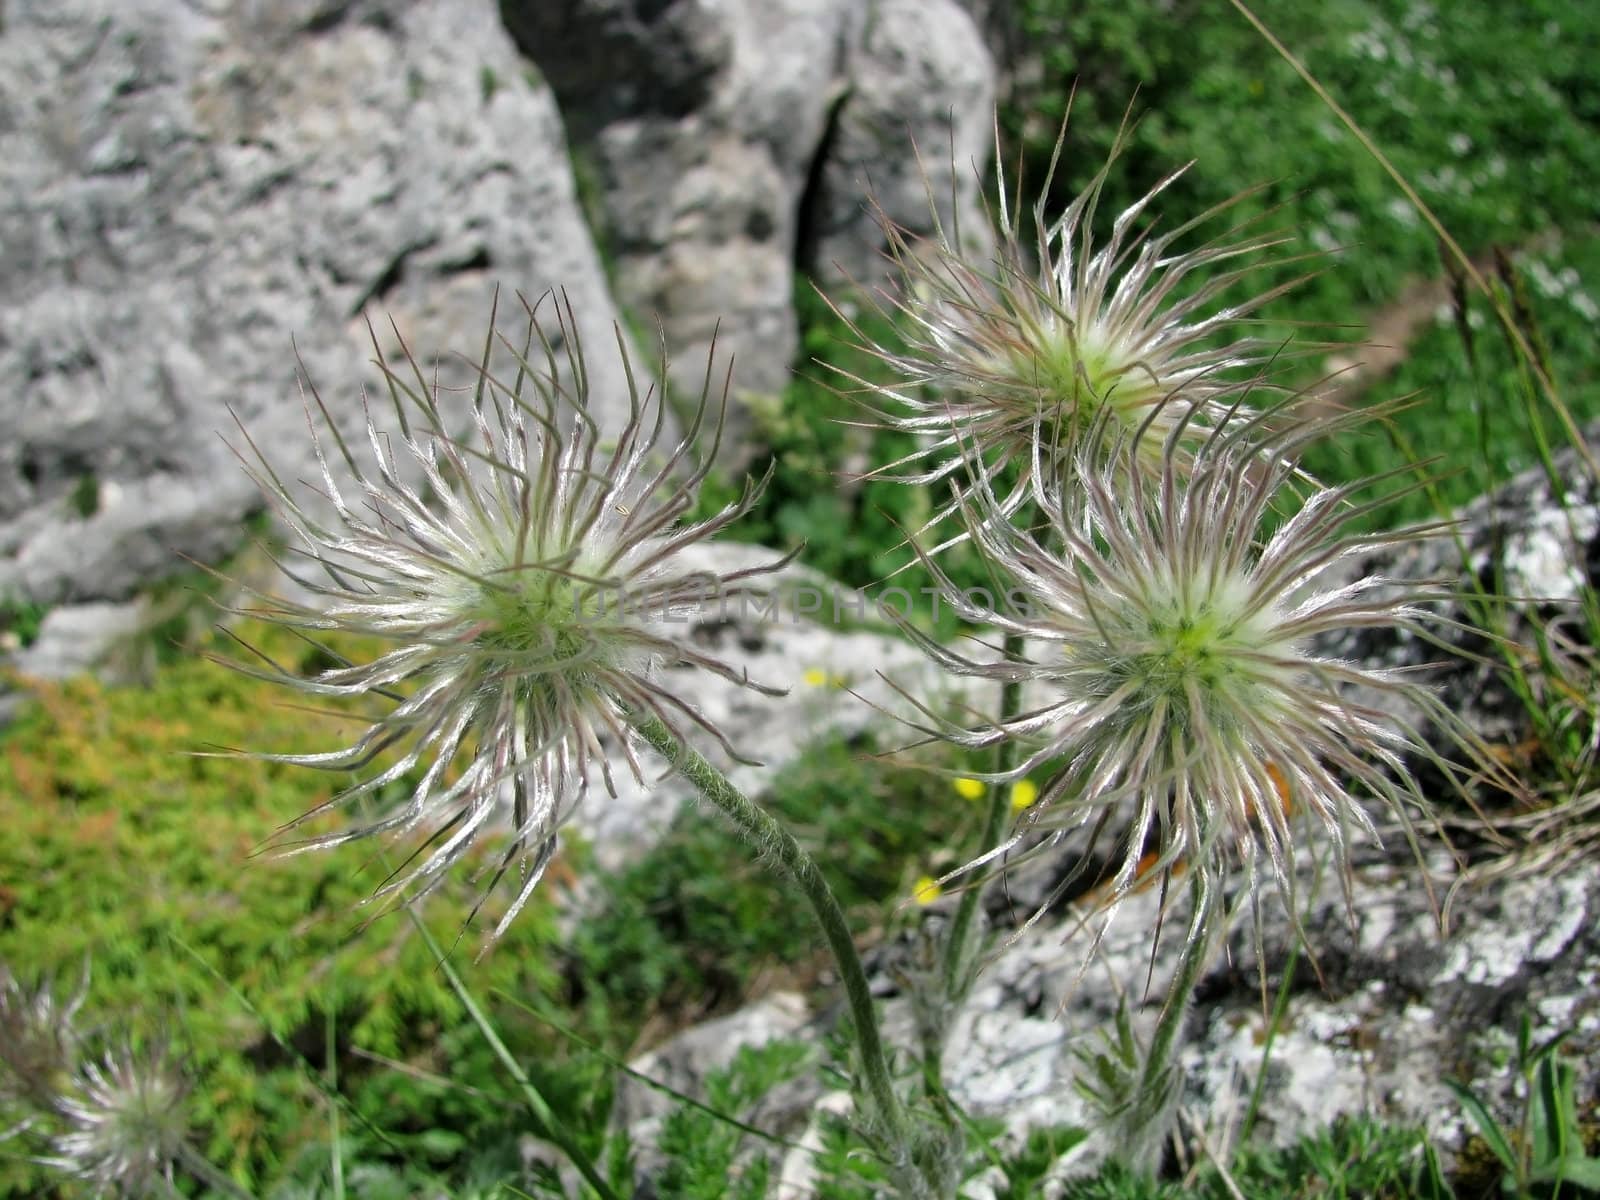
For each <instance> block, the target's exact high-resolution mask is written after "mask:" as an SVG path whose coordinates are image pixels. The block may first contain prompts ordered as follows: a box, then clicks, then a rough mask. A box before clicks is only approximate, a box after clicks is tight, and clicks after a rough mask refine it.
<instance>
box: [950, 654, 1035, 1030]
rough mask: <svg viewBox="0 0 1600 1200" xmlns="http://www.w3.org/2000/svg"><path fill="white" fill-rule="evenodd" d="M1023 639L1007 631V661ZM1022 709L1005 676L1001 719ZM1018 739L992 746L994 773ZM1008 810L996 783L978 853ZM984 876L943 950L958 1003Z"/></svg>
mask: <svg viewBox="0 0 1600 1200" xmlns="http://www.w3.org/2000/svg"><path fill="white" fill-rule="evenodd" d="M1022 651H1023V640H1022V635H1021V634H1019V633H1008V634H1006V639H1005V656H1006V660H1007V661H1014V660H1016V659H1018V658H1021V657H1022ZM1021 710H1022V681H1021V680H1020V679H1008V680H1006V682H1005V683H1004V684H1003V685H1001V689H1000V718H999V719H1000V722H1001V723H1004V722H1006V721H1009V720H1010V719H1011V718H1012V717H1014V716H1016V715H1017V713H1018V712H1020V711H1021ZM1016 757H1017V743H1016V741H1015V739H1012V738H1005V739H1004V740H1002V741H1001V742H1000V744H999V745H998V746H996V747H995V763H994V770H995V774H997V775H1003V774H1005V773H1006V772H1007V771H1009V770H1011V768H1012V767H1013V766H1014V765H1016ZM1010 810H1011V797H1010V794H1009V792H1008V789H1006V788H1005V787H1004V786H1003V785H1001V784H999V783H996V784H995V785H994V787H992V788H991V789H990V792H989V811H988V812H987V813H986V814H985V816H984V821H983V833H982V836H981V840H980V841H979V842H978V853H979V854H986V853H988V852H989V850H991V849H993V847H994V846H995V845H997V844H998V843H999V841H1000V835H1001V834H1002V833H1003V832H1005V827H1006V817H1007V815H1008V814H1009V812H1010ZM983 884H984V880H983V879H981V878H980V879H975V880H973V881H972V882H971V883H969V884H968V885H967V887H966V889H965V890H964V891H963V892H962V893H961V902H960V904H959V905H957V907H956V915H955V918H954V920H953V921H952V922H951V924H950V943H949V945H948V947H947V948H946V950H945V960H944V983H945V994H946V995H947V996H948V997H949V998H950V1001H951V1002H952V1003H959V1002H960V1001H961V1000H962V999H963V998H965V996H966V994H967V989H968V988H969V987H970V986H971V985H972V973H971V971H970V970H969V967H970V964H971V961H972V958H973V954H974V952H975V950H976V947H973V946H971V945H970V944H969V943H970V942H971V940H972V937H973V933H972V922H973V918H974V917H976V916H977V912H978V902H979V901H980V900H981V899H982V898H983Z"/></svg>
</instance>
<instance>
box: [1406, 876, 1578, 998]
mask: <svg viewBox="0 0 1600 1200" xmlns="http://www.w3.org/2000/svg"><path fill="white" fill-rule="evenodd" d="M1585 882H1586V881H1585V880H1584V879H1582V878H1581V877H1580V878H1576V879H1574V878H1567V879H1536V880H1518V881H1517V882H1515V883H1512V884H1508V885H1507V887H1506V895H1505V898H1504V901H1503V905H1504V909H1505V911H1506V912H1522V913H1525V914H1526V917H1525V919H1523V920H1520V921H1513V922H1507V923H1505V924H1502V925H1497V926H1484V927H1480V928H1476V929H1463V930H1461V932H1460V933H1459V934H1458V935H1457V937H1456V938H1455V939H1454V940H1453V941H1452V943H1451V945H1450V949H1449V954H1448V957H1447V958H1446V959H1445V964H1444V967H1443V969H1442V970H1441V971H1440V972H1439V976H1438V980H1439V982H1448V981H1451V980H1461V981H1462V982H1465V983H1474V984H1486V985H1490V986H1499V985H1501V984H1504V983H1506V982H1508V981H1509V980H1511V979H1512V978H1513V977H1514V976H1515V975H1516V974H1517V973H1518V972H1519V971H1521V970H1522V969H1524V968H1525V967H1526V966H1527V964H1529V963H1544V962H1550V961H1552V960H1553V959H1555V958H1556V957H1558V956H1559V955H1560V954H1561V953H1562V952H1563V951H1564V950H1565V949H1566V948H1567V947H1568V946H1569V945H1571V944H1572V942H1573V939H1575V938H1576V937H1577V936H1578V935H1579V933H1581V932H1582V931H1583V930H1584V929H1585V928H1586V927H1587V921H1588V909H1587V906H1586V905H1585V903H1584V892H1585Z"/></svg>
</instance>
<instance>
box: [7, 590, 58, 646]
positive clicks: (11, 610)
mask: <svg viewBox="0 0 1600 1200" xmlns="http://www.w3.org/2000/svg"><path fill="white" fill-rule="evenodd" d="M49 612H50V606H49V605H48V604H40V603H38V602H37V601H34V600H0V654H4V653H5V652H6V650H7V649H9V647H8V646H7V644H6V643H7V642H8V641H10V640H11V639H15V644H16V646H18V647H25V646H31V645H33V643H34V642H36V641H38V640H39V630H40V628H41V627H42V626H43V625H44V619H45V617H46V615H48V613H49Z"/></svg>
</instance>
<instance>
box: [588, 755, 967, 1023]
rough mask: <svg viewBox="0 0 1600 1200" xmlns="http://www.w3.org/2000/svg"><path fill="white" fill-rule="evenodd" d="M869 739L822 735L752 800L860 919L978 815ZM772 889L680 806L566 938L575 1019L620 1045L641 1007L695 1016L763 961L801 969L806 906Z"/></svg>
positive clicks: (720, 831)
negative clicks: (578, 1013) (882, 756)
mask: <svg viewBox="0 0 1600 1200" xmlns="http://www.w3.org/2000/svg"><path fill="white" fill-rule="evenodd" d="M874 749H876V747H875V746H874V744H873V743H871V742H869V741H860V742H849V741H844V740H838V739H834V740H830V741H825V742H822V743H821V744H819V745H817V746H814V747H812V749H811V750H810V751H809V752H808V753H807V754H806V755H805V757H804V758H803V759H801V760H800V761H799V762H797V763H795V764H794V765H793V766H792V767H791V768H790V769H789V770H787V771H786V772H785V773H784V774H783V775H782V776H781V777H780V778H779V779H777V780H776V781H775V783H774V786H773V789H772V791H771V792H770V793H768V794H767V795H766V796H765V797H764V798H763V803H764V805H765V806H766V807H767V808H768V809H769V811H771V812H772V814H773V815H774V816H776V817H777V818H778V819H779V820H780V821H782V822H784V823H785V824H786V825H787V826H788V827H789V828H790V830H791V831H792V832H793V833H794V835H795V836H796V837H797V838H798V839H799V840H800V842H801V844H802V845H805V846H807V847H808V848H810V849H812V850H813V852H815V853H817V855H818V857H819V858H820V860H821V865H822V868H823V871H824V873H825V874H826V875H827V876H828V882H829V884H830V885H831V886H832V887H833V889H834V891H835V893H836V894H837V895H838V898H839V902H840V904H841V905H842V906H843V907H844V909H845V912H846V914H847V915H848V916H849V917H851V919H852V921H853V923H855V924H856V925H858V926H859V927H860V928H863V929H866V928H871V927H872V926H874V925H876V924H877V923H879V922H881V920H882V919H883V913H884V911H885V909H887V908H891V907H893V906H894V904H895V903H896V902H897V901H900V900H903V899H904V898H905V897H906V896H907V895H908V893H909V885H908V880H909V878H910V877H911V876H912V875H914V874H915V873H916V871H917V869H918V868H919V866H920V862H919V858H920V856H921V855H923V854H924V853H925V852H926V847H928V846H930V845H945V844H952V840H951V839H958V838H959V836H960V834H961V832H962V831H963V830H966V831H967V832H968V833H969V834H970V828H971V827H972V826H973V825H974V823H975V822H976V821H977V819H978V816H979V814H978V812H977V809H976V806H973V805H970V804H966V803H964V802H962V801H960V800H959V799H958V798H957V797H955V796H954V794H953V793H952V792H951V791H950V788H949V784H948V782H947V781H946V780H945V779H943V778H941V777H939V776H937V775H933V774H930V773H928V772H926V771H921V770H913V769H909V768H906V769H898V770H897V769H894V768H892V767H889V766H887V765H886V764H885V763H883V762H881V761H877V760H874V759H873V758H872V757H871V755H872V752H873V751H874ZM953 844H960V842H959V841H955V842H954V843H953ZM779 886H780V884H779V883H778V882H777V881H776V880H775V878H774V876H773V875H772V873H771V869H770V868H769V867H768V866H767V865H765V864H763V863H760V862H752V861H751V859H750V855H749V852H748V850H747V849H746V848H745V846H744V843H743V842H741V841H740V840H739V838H738V837H737V836H736V835H735V834H733V833H732V832H731V831H730V830H729V829H728V828H727V827H726V825H725V824H724V823H723V821H722V820H721V818H720V817H718V815H717V814H715V813H714V812H709V811H703V810H700V809H693V810H690V811H687V812H685V813H684V814H683V815H682V816H681V817H680V818H679V819H678V820H677V822H676V823H675V824H674V825H673V827H672V829H671V830H670V831H669V833H668V834H667V836H666V838H665V839H664V840H663V841H662V842H661V843H660V845H658V846H657V847H656V848H655V849H653V850H652V851H651V852H650V854H649V855H647V856H646V857H645V858H644V859H643V860H642V861H641V862H639V863H638V864H637V865H636V866H634V867H632V868H630V869H629V870H627V871H625V872H624V873H623V874H622V875H621V876H620V877H618V878H616V879H614V880H612V881H611V883H610V887H609V888H608V890H607V895H606V903H605V905H604V907H603V908H602V909H601V910H600V912H599V913H597V914H596V915H595V916H594V917H593V918H591V919H590V920H588V921H586V922H584V923H583V924H582V925H580V926H579V927H578V928H577V929H576V930H574V931H573V934H572V936H571V937H570V938H569V939H568V941H567V956H568V957H567V967H566V973H567V978H568V981H569V986H570V987H571V988H572V989H573V990H572V992H571V994H570V998H571V1000H572V1002H573V1003H574V1004H575V1005H577V1006H578V1007H579V1008H580V1009H581V1010H582V1011H583V1012H584V1013H585V1015H586V1021H585V1025H584V1027H585V1028H586V1029H588V1030H590V1031H593V1032H594V1034H595V1035H596V1036H597V1037H598V1038H600V1039H601V1040H603V1041H604V1043H605V1044H606V1045H608V1046H612V1047H616V1046H625V1045H626V1039H627V1038H628V1037H631V1036H632V1034H633V1033H634V1032H636V1031H637V1029H638V1020H639V1014H640V1013H641V1012H645V1011H651V1010H653V1012H654V1015H655V1017H656V1019H657V1020H666V1021H668V1022H669V1023H673V1022H676V1021H678V1020H686V1019H692V1018H698V1017H703V1016H706V1015H709V1014H711V1013H715V1012H720V1011H724V1010H726V1009H730V1008H732V1007H734V1006H735V1005H737V1004H738V1003H739V1002H740V1001H741V1000H742V999H743V998H744V997H745V995H746V994H747V993H748V990H749V988H750V986H751V983H752V981H753V980H754V979H755V978H756V977H757V976H758V975H759V974H760V973H762V972H763V971H769V970H773V969H777V968H780V967H788V968H790V969H793V968H799V969H800V970H801V971H802V973H803V974H809V971H808V970H807V969H806V968H805V966H804V964H806V963H808V962H810V961H811V960H813V958H814V957H815V956H816V954H817V953H818V945H817V938H816V933H815V927H814V925H813V922H812V918H811V915H810V913H809V911H808V910H806V909H805V907H804V906H803V905H798V904H787V903H785V904H774V903H773V895H774V892H775V889H777V888H778V887H779ZM619 1035H620V1037H621V1039H622V1040H620V1041H619Z"/></svg>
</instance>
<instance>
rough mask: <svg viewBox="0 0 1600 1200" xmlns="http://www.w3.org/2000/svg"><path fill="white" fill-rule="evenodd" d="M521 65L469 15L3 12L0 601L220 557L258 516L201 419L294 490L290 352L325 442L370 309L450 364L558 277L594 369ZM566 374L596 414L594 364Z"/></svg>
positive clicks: (368, 372) (597, 275)
mask: <svg viewBox="0 0 1600 1200" xmlns="http://www.w3.org/2000/svg"><path fill="white" fill-rule="evenodd" d="M525 67H526V65H525V63H524V61H523V60H522V59H521V58H520V57H519V55H518V54H517V52H516V49H515V47H514V46H513V45H512V43H511V40H510V38H509V36H508V35H507V34H506V32H505V30H504V27H503V26H502V25H501V24H500V22H499V21H498V20H497V19H496V14H495V10H494V8H493V6H492V4H491V3H490V2H489V0H467V2H463V0H425V2H421V3H409V2H403V0H361V2H349V0H346V2H338V0H296V2H294V3H272V4H265V3H237V4H222V3H215V4H198V3H196V4H173V3H168V2H165V0H135V2H127V0H22V2H20V3H17V2H13V3H11V4H9V5H7V6H6V13H5V33H4V36H3V37H0V372H3V373H4V376H5V378H7V379H8V380H10V381H12V382H11V386H9V387H8V388H7V390H6V392H5V394H4V395H3V396H0V429H3V431H4V434H3V436H0V599H10V600H14V601H15V600H29V601H36V602H39V603H44V604H51V605H54V604H62V603H65V604H77V603H83V602H91V601H101V600H117V599H122V598H126V597H127V596H129V595H130V594H131V593H132V592H133V591H135V590H136V589H137V588H138V587H139V586H140V585H141V584H145V583H148V582H149V581H151V580H152V579H153V578H156V577H159V576H161V575H163V574H167V573H170V572H171V571H173V570H174V569H176V568H178V567H181V565H182V564H181V561H180V560H179V559H178V558H177V556H178V555H179V554H187V555H191V556H193V557H196V558H199V559H203V560H215V559H216V558H218V557H220V556H221V555H223V554H224V553H225V552H226V551H227V550H229V549H230V548H231V547H232V546H234V545H235V544H237V543H238V541H239V540H240V538H241V532H242V531H241V530H240V529H239V521H240V519H241V518H242V517H243V516H244V515H245V514H247V513H248V512H250V511H251V510H252V509H255V508H258V507H259V506H260V500H259V498H258V497H257V495H256V493H255V489H254V487H253V486H252V485H251V484H250V483H249V481H248V480H247V479H246V478H245V476H244V474H243V472H242V471H241V470H240V469H239V468H238V465H237V464H236V463H235V461H234V460H233V457H232V455H231V453H230V452H229V450H228V449H227V447H226V446H224V444H223V443H222V441H221V440H220V439H219V437H218V433H219V431H223V432H230V431H231V430H232V420H231V418H230V412H229V410H230V409H231V410H232V411H233V412H234V413H237V414H238V416H239V418H240V419H241V420H242V421H244V422H245V423H246V424H247V425H248V426H249V428H250V430H251V432H252V434H253V435H254V436H255V437H256V439H257V440H258V442H259V443H260V444H261V445H262V446H263V447H265V448H267V449H268V450H269V451H270V452H271V453H272V455H273V457H274V459H275V460H276V461H277V462H278V463H279V464H280V465H281V466H282V467H283V468H284V470H285V473H286V474H287V475H291V476H292V475H293V474H294V473H296V472H302V473H303V468H304V465H305V463H306V462H307V459H308V456H309V442H308V439H307V438H306V436H305V432H304V418H303V416H302V413H301V400H300V397H299V394H298V392H297V388H296V383H295V376H296V364H295V355H296V348H298V353H299V355H300V357H301V359H302V360H303V361H304V363H305V366H306V368H307V370H308V372H309V374H310V377H311V378H312V379H313V380H315V381H316V382H317V383H318V385H319V386H320V387H321V388H322V390H323V395H324V397H325V399H326V400H327V401H328V403H329V405H330V406H331V407H332V409H333V411H334V413H335V415H336V417H338V418H339V419H340V420H341V421H342V422H345V423H346V424H347V427H353V426H354V425H355V423H356V421H357V420H358V419H359V416H360V405H361V395H360V390H359V388H358V387H357V384H358V382H359V381H360V380H361V379H363V378H365V379H366V380H367V381H368V383H375V382H376V380H377V378H378V377H377V375H376V372H375V371H373V370H372V369H370V367H369V368H366V369H365V370H363V368H362V366H361V364H362V363H363V362H365V361H366V360H368V359H370V358H371V356H372V351H371V347H370V345H368V344H366V337H367V335H366V330H365V326H364V323H363V321H362V319H361V314H362V313H363V311H369V312H371V313H372V314H374V318H375V323H377V324H378V326H379V329H380V331H381V332H380V341H381V342H382V343H383V344H384V345H385V347H386V353H393V352H394V350H395V349H396V348H397V344H396V339H395V337H394V335H393V333H392V332H391V331H390V329H389V327H388V324H387V321H388V318H389V317H390V316H392V318H393V320H394V321H395V323H396V324H397V326H398V328H399V330H400V331H401V333H402V334H403V335H404V337H405V338H406V339H407V340H408V341H409V342H410V343H411V344H412V345H414V346H416V347H417V349H418V350H419V352H421V353H424V354H431V353H434V352H437V351H442V350H444V349H446V348H450V349H455V348H459V349H461V350H465V351H467V352H469V353H471V352H475V350H476V349H477V348H478V347H480V346H481V345H482V337H483V330H484V327H485V324H486V322H487V318H488V312H489V305H490V300H491V296H492V293H493V288H494V286H495V284H496V283H501V284H503V285H505V287H506V288H507V289H511V288H520V289H522V290H524V291H526V292H527V293H528V294H529V295H530V296H534V295H537V294H538V293H540V292H541V291H542V290H543V289H545V288H547V287H549V286H551V285H555V284H559V285H561V286H563V287H565V288H566V289H567V291H568V293H569V295H570V297H571V300H572V305H573V308H574V309H575V310H576V312H577V313H578V314H579V315H580V319H581V321H582V323H583V327H584V329H585V330H586V332H587V333H588V334H589V340H590V341H591V342H592V343H593V344H595V345H597V346H600V347H603V348H606V349H607V350H608V351H609V348H610V346H611V330H610V325H611V323H612V321H613V320H614V310H613V308H612V305H611V302H610V300H609V298H608V295H607V292H606V288H605V284H604V280H603V277H602V274H601V270H600V266H599V262H598V260H597V258H596V255H595V252H594V249H593V246H592V243H591V240H590V238H589V235H588V233H587V230H586V228H585V227H584V224H583V221H582V219H581V216H580V214H579V210H578V208H577V205H576V201H575V195H574V187H573V182H572V178H571V173H570V168H569V163H568V157H567V152H566V149H565V146H564V142H563V134H562V129H561V124H560V120H559V117H558V114H557V112H556V107H555V103H554V101H553V99H552V97H551V95H550V93H549V91H548V90H547V89H546V88H544V87H543V86H542V85H536V84H532V83H530V82H529V81H528V79H527V78H526V77H525ZM505 300H506V302H507V303H511V302H512V301H511V299H510V297H509V296H507V297H506V298H505ZM291 339H293V341H292V342H291ZM592 357H593V364H592V368H593V377H594V380H593V381H594V385H595V390H596V392H597V393H598V395H599V396H600V398H601V401H600V403H601V405H602V407H604V406H605V405H606V404H611V405H613V406H615V407H616V408H619V409H620V410H621V411H626V398H625V393H624V391H623V390H622V388H623V383H622V376H621V372H620V369H619V367H618V365H617V362H616V358H615V355H614V354H610V353H607V354H598V355H594V356H592ZM447 378H449V377H448V376H447ZM46 632H49V630H47V631H46ZM46 657H47V658H48V657H49V656H48V655H46Z"/></svg>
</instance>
